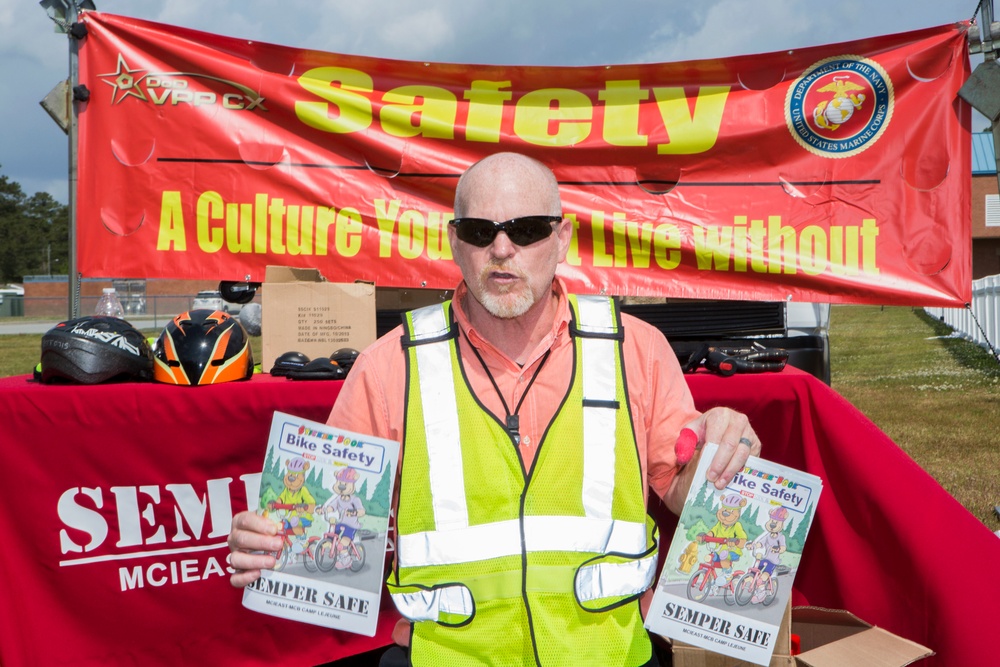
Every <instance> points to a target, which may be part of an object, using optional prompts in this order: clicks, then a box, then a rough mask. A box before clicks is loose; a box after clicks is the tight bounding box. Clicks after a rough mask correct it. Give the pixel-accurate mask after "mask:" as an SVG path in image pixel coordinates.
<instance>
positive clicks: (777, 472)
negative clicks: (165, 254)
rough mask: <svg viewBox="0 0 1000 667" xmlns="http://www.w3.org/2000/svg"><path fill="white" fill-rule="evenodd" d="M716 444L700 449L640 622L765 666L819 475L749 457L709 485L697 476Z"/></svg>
mask: <svg viewBox="0 0 1000 667" xmlns="http://www.w3.org/2000/svg"><path fill="white" fill-rule="evenodd" d="M717 449H718V445H716V444H713V443H709V444H706V445H705V447H704V451H703V452H702V455H701V459H700V461H699V463H698V469H697V470H696V471H695V477H694V480H695V481H694V482H693V483H692V484H691V489H690V491H689V492H688V496H687V499H686V500H685V503H684V510H683V511H682V512H681V515H680V518H679V519H678V522H677V530H676V531H675V533H674V536H673V539H672V540H671V542H670V544H669V548H668V550H667V555H666V557H665V559H664V561H663V571H662V572H661V574H660V579H659V581H658V582H657V584H656V590H655V591H654V594H653V600H652V602H651V604H650V607H649V612H648V613H647V615H646V622H645V625H646V628H647V629H649V630H650V631H652V632H655V633H657V634H659V635H664V636H667V637H670V638H671V639H673V640H676V641H680V642H683V643H685V644H689V645H692V646H697V647H701V648H704V649H707V650H709V651H714V652H715V653H721V654H723V655H727V656H731V657H734V658H738V659H740V660H744V661H746V662H751V663H754V664H757V665H767V664H768V663H769V662H770V660H771V654H772V653H773V652H774V647H775V640H776V638H777V635H778V630H779V628H780V626H781V620H782V616H783V615H784V611H785V607H786V606H787V604H788V601H789V599H790V596H791V592H792V581H793V580H794V579H795V574H796V571H797V570H798V565H799V559H800V558H801V556H802V548H803V546H804V545H805V541H806V535H807V534H808V533H809V526H810V525H811V524H812V520H813V516H814V515H815V512H816V503H817V502H818V501H819V495H820V491H821V490H822V482H821V480H820V478H819V477H816V476H815V475H810V474H809V473H805V472H801V471H799V470H795V469H793V468H789V467H786V466H783V465H778V464H777V463H771V462H770V461H765V460H764V459H760V458H757V457H753V456H751V457H750V458H749V459H747V462H746V465H745V466H744V468H743V470H741V471H740V472H739V473H737V474H736V477H735V478H733V481H732V482H730V484H729V485H728V486H727V487H726V488H725V489H724V490H722V491H719V490H718V489H716V488H715V485H714V484H712V483H710V482H709V481H708V479H707V478H706V476H705V475H706V472H707V470H708V465H709V463H710V462H711V461H712V457H714V456H715V452H716V450H717ZM662 548H663V545H661V549H662Z"/></svg>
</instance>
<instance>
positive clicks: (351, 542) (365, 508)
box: [243, 412, 399, 637]
mask: <svg viewBox="0 0 1000 667" xmlns="http://www.w3.org/2000/svg"><path fill="white" fill-rule="evenodd" d="M398 460H399V443H397V442H394V441H392V440H384V439H382V438H376V437H373V436H369V435H363V434H359V433H351V432H349V431H343V430H340V429H336V428H333V427H331V426H327V425H326V424H322V423H319V422H314V421H310V420H307V419H300V418H298V417H294V416H292V415H289V414H285V413H283V412H275V413H274V418H273V419H272V421H271V430H270V434H269V436H268V441H267V453H266V454H265V457H264V468H263V472H262V474H261V479H260V497H259V500H258V503H257V506H256V508H255V509H256V510H257V512H258V513H259V514H262V515H264V516H267V517H268V518H270V519H272V520H274V521H275V522H276V523H277V524H278V535H279V536H281V537H282V539H283V541H284V544H283V547H282V549H281V551H279V552H277V553H276V554H275V557H276V559H277V565H275V567H274V569H273V570H264V571H263V572H262V574H261V577H260V579H258V580H257V581H255V582H254V583H252V584H250V585H249V586H247V587H246V588H245V589H244V591H243V606H244V607H247V608H248V609H253V610H254V611H259V612H262V613H264V614H270V615H272V616H280V617H282V618H288V619H292V620H296V621H302V622H305V623H312V624H314V625H322V626H325V627H328V628H336V629H338V630H345V631H347V632H354V633H358V634H362V635H368V636H369V637H372V636H374V635H375V628H376V626H377V624H378V611H379V601H380V600H381V591H382V584H383V581H382V578H383V573H384V570H385V568H384V561H385V553H386V544H387V535H388V530H389V514H390V509H391V507H392V487H393V483H394V482H395V478H396V468H397V462H398ZM251 509H254V508H253V507H251Z"/></svg>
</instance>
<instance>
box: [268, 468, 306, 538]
mask: <svg viewBox="0 0 1000 667" xmlns="http://www.w3.org/2000/svg"><path fill="white" fill-rule="evenodd" d="M285 469H286V470H285V477H284V479H283V480H282V481H283V483H284V485H285V488H284V489H282V490H281V493H280V494H278V497H277V499H276V500H274V501H273V502H272V503H270V509H274V508H275V507H280V506H285V507H291V508H292V509H289V511H288V514H286V515H285V517H284V518H283V519H282V520H281V523H282V527H283V528H284V531H285V533H286V534H289V535H294V536H295V538H296V541H295V544H294V545H293V547H292V549H293V551H295V552H296V553H300V552H301V551H302V550H303V549H304V548H305V547H304V540H305V532H306V528H308V527H309V526H311V525H312V519H313V515H312V512H313V510H314V509H315V508H316V500H315V499H314V498H313V496H312V494H311V493H309V489H308V488H307V487H306V471H307V470H309V462H308V461H306V460H305V459H303V458H302V457H299V456H297V457H295V458H293V459H288V460H287V461H285Z"/></svg>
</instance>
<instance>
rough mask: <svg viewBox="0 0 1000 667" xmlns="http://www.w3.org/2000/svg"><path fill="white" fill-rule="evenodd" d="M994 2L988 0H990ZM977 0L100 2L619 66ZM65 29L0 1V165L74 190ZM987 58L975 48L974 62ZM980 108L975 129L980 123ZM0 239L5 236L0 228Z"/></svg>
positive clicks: (12, 173) (179, 17) (149, 13)
mask: <svg viewBox="0 0 1000 667" xmlns="http://www.w3.org/2000/svg"><path fill="white" fill-rule="evenodd" d="M986 1H988V2H992V0H986ZM977 2H978V0H836V1H835V2H809V1H807V0H753V1H749V0H698V1H697V2H695V1H693V0H615V1H607V0H605V1H600V0H506V1H505V2H496V0H421V1H420V2H414V1H407V0H360V1H359V0H311V1H307V0H282V1H281V2H275V0H240V1H238V2H237V1H236V0H212V1H211V2H205V1H204V0H94V4H95V5H96V6H97V9H98V10H99V11H102V12H107V13H109V14H118V15H123V16H132V17H135V18H141V19H146V20H150V21H157V22H160V23H166V24H169V25H176V26H184V27H188V28H194V29H197V30H203V31H206V32H211V33H216V34H221V35H228V36H233V37H241V38H246V39H251V40H256V41H265V42H271V43H275V44H281V45H285V46H295V47H302V48H309V49H318V50H322V51H328V52H334V53H344V54H352V55H364V56H372V57H376V58H394V59H402V60H417V61H435V62H457V63H485V64H498V65H559V66H582V65H615V64H627V63H657V62H677V61H683V60H701V59H710V58H725V57H727V56H736V55H745V54H755V53H770V52H774V51H783V50H787V49H797V48H803V47H807V46H816V45H823V44H835V43H838V42H844V41H851V40H855V39H861V38H865V37H873V36H877V35H887V34H892V33H898V32H907V31H910V30H918V29H921V28H929V27H933V26H938V25H945V24H951V23H955V22H957V21H964V20H968V19H970V18H973V15H974V14H975V12H976V8H977V6H978V5H977ZM67 42H68V38H67V37H66V36H65V35H62V34H59V33H56V32H55V30H54V25H53V23H52V22H51V21H50V20H49V18H48V16H46V14H45V11H44V10H43V9H42V7H40V6H39V4H38V2H37V0H0V174H2V175H4V176H7V177H8V178H10V179H11V180H13V181H16V182H18V183H20V184H21V187H22V189H23V190H24V191H25V193H27V194H29V195H31V194H34V193H35V192H48V193H49V194H51V195H52V196H53V197H54V198H56V199H57V200H58V201H60V202H63V203H65V202H67V201H68V185H67V182H68V178H67V173H68V168H67V165H68V153H69V150H68V140H67V137H66V135H65V134H64V133H63V131H62V130H61V129H60V128H59V127H58V126H57V125H56V124H55V122H54V121H53V120H52V119H51V118H50V117H49V115H48V114H47V113H46V111H45V110H44V109H43V108H42V107H41V106H40V105H39V102H40V101H41V100H42V99H43V98H44V97H45V95H46V94H48V92H49V91H50V90H52V88H53V87H55V86H56V84H58V83H59V82H60V81H62V80H64V79H66V78H67V76H68V72H69V47H68V43H67ZM980 62H982V56H981V55H975V56H972V58H971V63H972V66H973V67H975V66H976V65H977V64H979V63H980ZM985 125H986V121H985V119H984V118H982V117H981V116H980V117H978V118H977V119H974V120H973V130H975V131H978V130H982V129H984V127H985ZM0 242H2V240H0Z"/></svg>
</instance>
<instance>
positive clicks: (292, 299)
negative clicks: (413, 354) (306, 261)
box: [260, 266, 375, 373]
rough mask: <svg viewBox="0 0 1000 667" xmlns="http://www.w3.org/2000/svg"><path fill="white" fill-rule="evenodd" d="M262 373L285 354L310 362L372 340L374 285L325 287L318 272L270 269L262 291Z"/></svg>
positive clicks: (366, 345)
mask: <svg viewBox="0 0 1000 667" xmlns="http://www.w3.org/2000/svg"><path fill="white" fill-rule="evenodd" d="M261 318H262V321H261V336H262V338H263V340H262V348H263V349H262V355H261V356H263V359H261V360H260V362H261V368H262V369H263V370H264V372H265V373H266V372H268V371H270V370H271V367H272V366H273V365H274V360H275V359H276V358H278V356H279V355H282V354H284V353H285V352H293V351H294V352H301V353H302V354H304V355H306V356H308V357H309V358H310V359H318V358H320V357H328V356H330V354H331V353H332V352H334V351H335V350H339V349H340V348H342V347H351V348H354V349H356V350H363V349H364V348H366V347H368V346H369V345H370V344H371V343H373V342H374V341H375V286H374V285H372V284H371V283H331V282H327V280H326V278H325V277H323V274H321V273H320V272H319V271H318V270H317V269H301V268H295V267H290V266H268V267H267V269H266V271H265V273H264V285H263V287H262V289H261Z"/></svg>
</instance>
